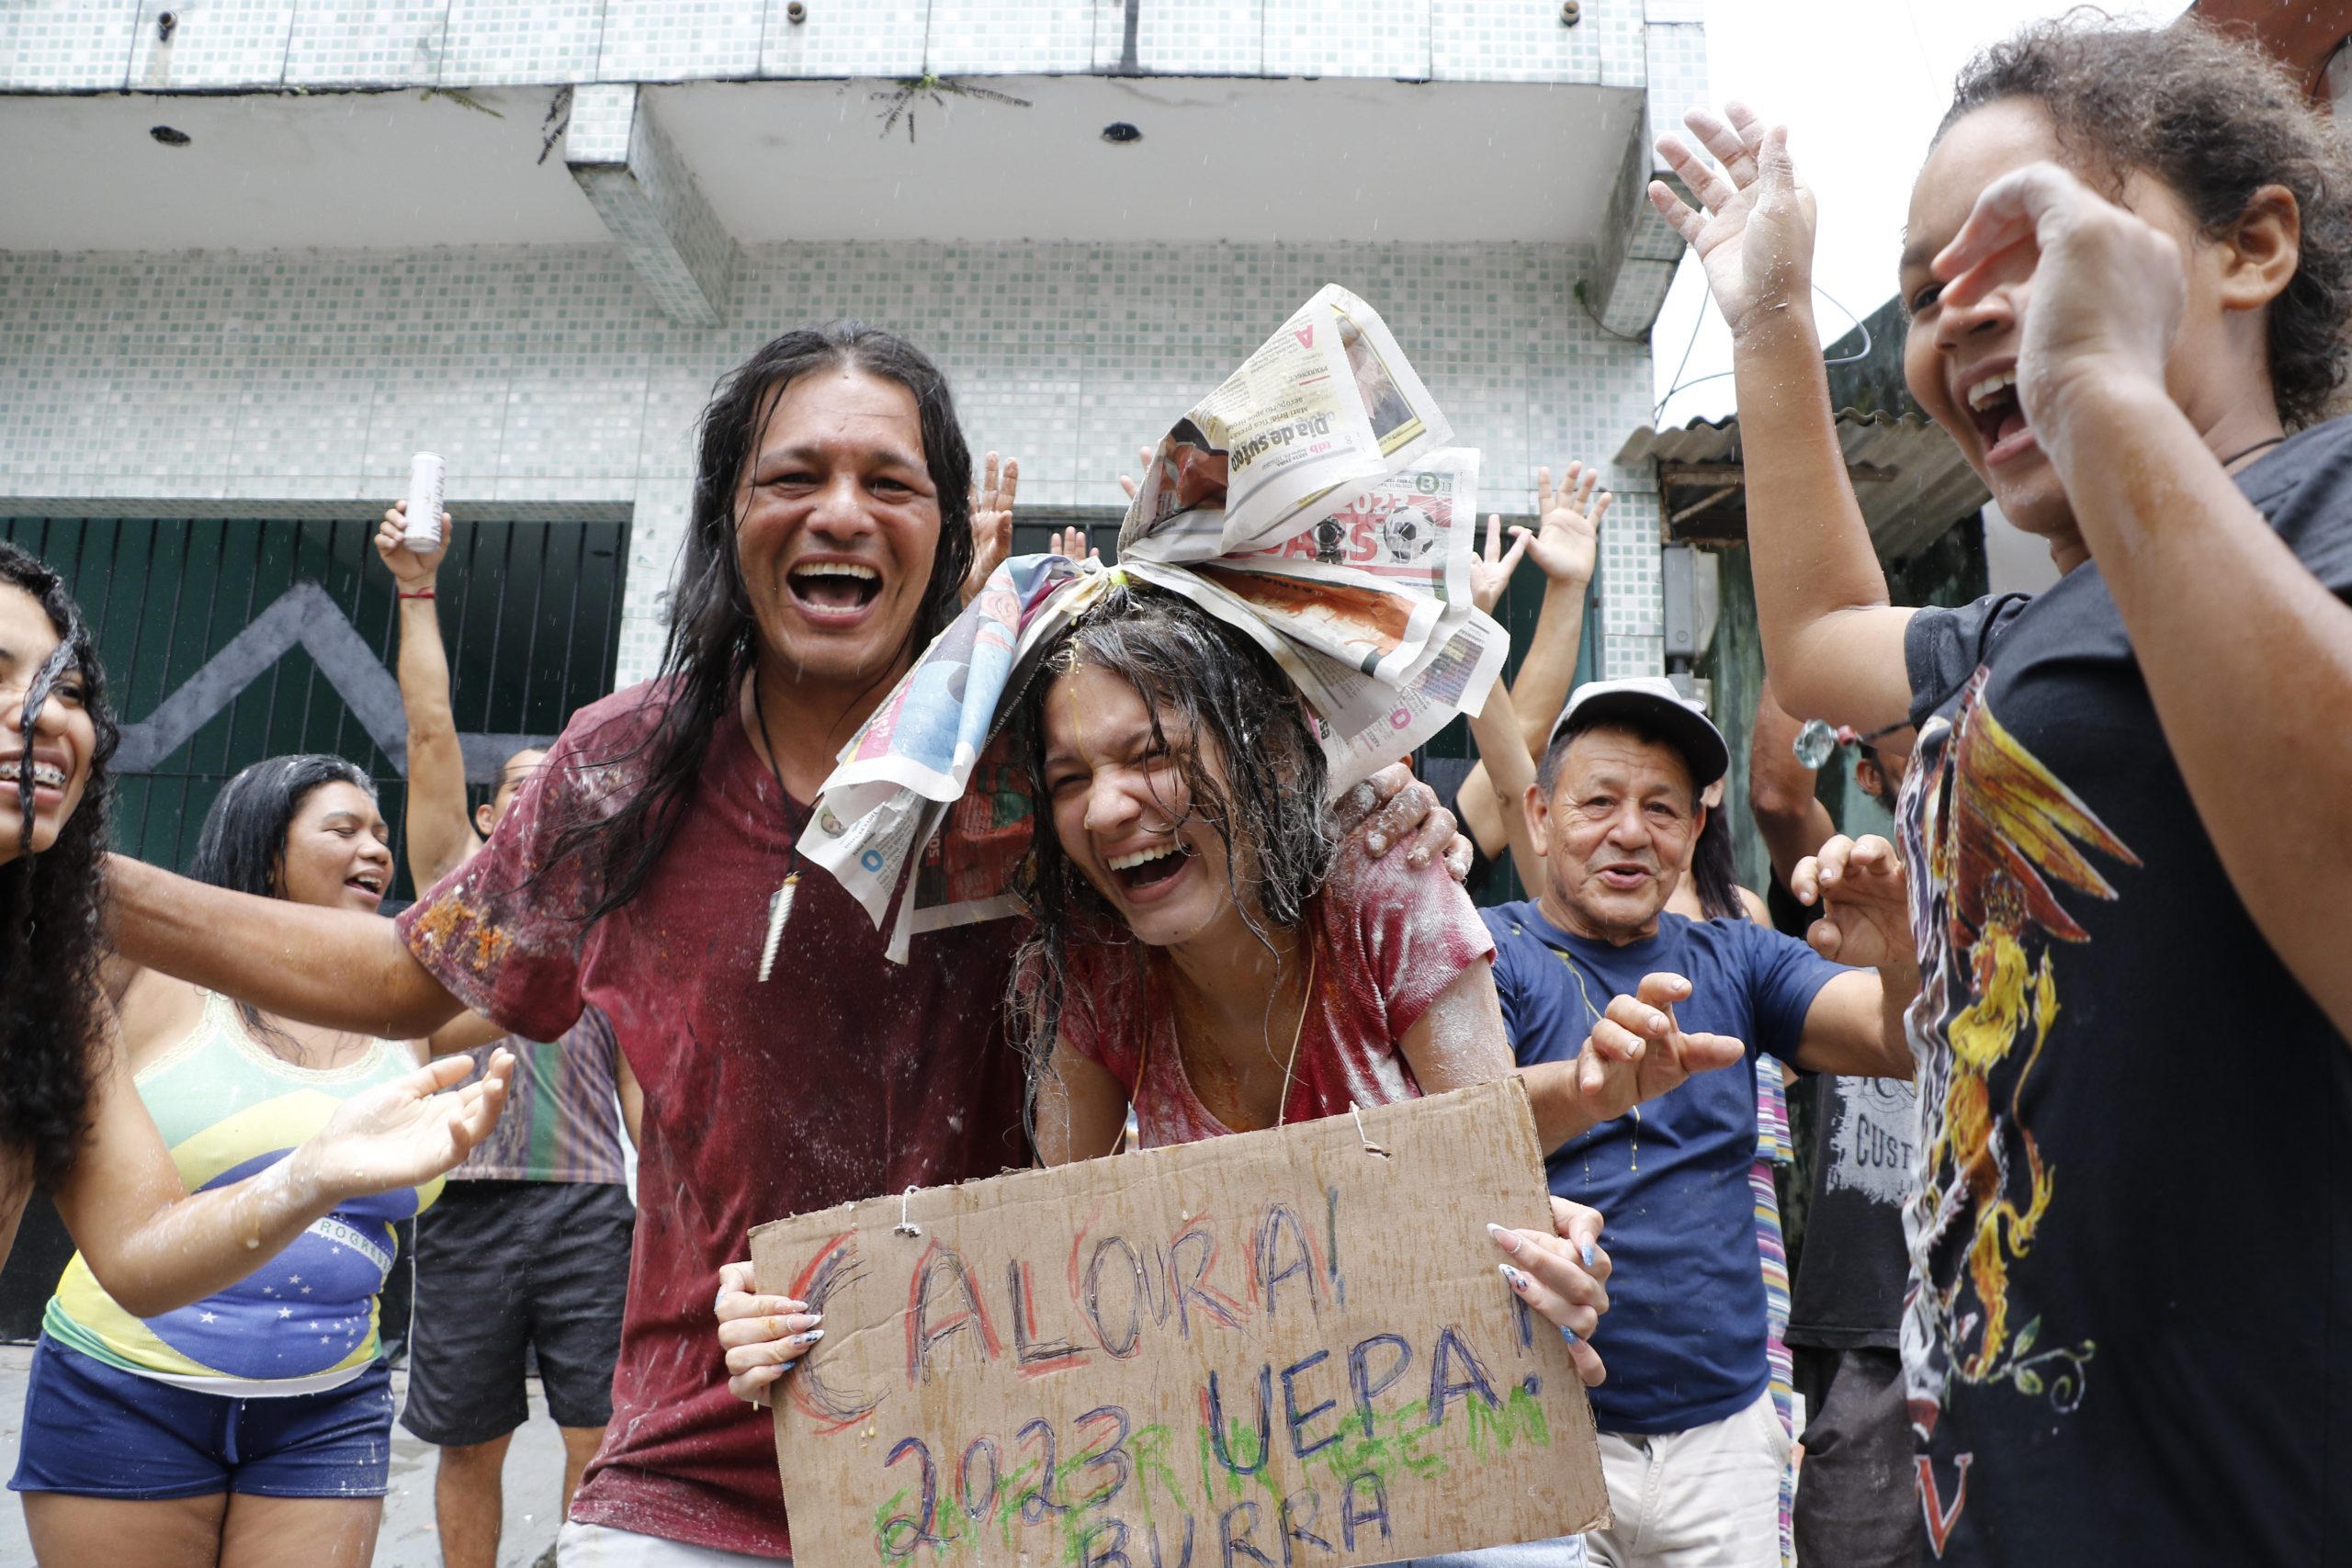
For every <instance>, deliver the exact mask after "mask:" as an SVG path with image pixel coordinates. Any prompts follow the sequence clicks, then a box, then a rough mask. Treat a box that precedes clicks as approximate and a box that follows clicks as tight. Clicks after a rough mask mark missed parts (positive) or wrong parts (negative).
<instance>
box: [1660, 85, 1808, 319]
mask: <svg viewBox="0 0 2352 1568" xmlns="http://www.w3.org/2000/svg"><path fill="white" fill-rule="evenodd" d="M1724 114H1725V115H1727V116H1728V117H1729V118H1728V119H1724V118H1718V117H1716V116H1714V115H1712V114H1709V113H1708V112H1707V111H1706V110H1704V109H1693V110H1691V112H1690V113H1689V114H1687V115H1685V116H1684V117H1683V123H1684V124H1686V125H1688V126H1689V127H1690V128H1691V133H1692V134H1693V135H1695V136H1697V137H1698V138H1699V140H1700V141H1701V142H1702V144H1703V145H1704V146H1705V148H1706V150H1707V152H1712V153H1713V154H1714V158H1715V159H1716V160H1720V163H1717V162H1715V161H1712V160H1710V159H1709V158H1707V157H1706V156H1704V155H1703V154H1702V153H1700V152H1697V151H1695V150H1693V149H1692V148H1691V145H1690V144H1689V143H1687V142H1685V141H1683V140H1682V139H1681V138H1680V137H1679V136H1676V135H1674V134H1672V133H1671V132H1668V134H1666V135H1664V136H1661V137H1659V138H1658V139H1657V150H1658V154H1659V156H1661V157H1662V158H1664V159H1665V160H1666V164H1667V167H1668V168H1669V169H1671V170H1673V171H1674V174H1675V175H1676V176H1677V177H1678V178H1679V179H1680V180H1681V181H1682V183H1683V184H1684V185H1685V186H1688V187H1689V188H1690V190H1691V194H1692V195H1693V196H1695V197H1698V198H1699V207H1698V208H1697V209H1693V208H1692V207H1691V205H1690V204H1689V203H1687V202H1685V201H1684V200H1682V198H1681V197H1678V196H1676V195H1675V194H1674V192H1673V191H1672V190H1671V189H1669V188H1668V186H1666V185H1665V184H1664V183H1662V182H1658V181H1653V182H1651V185H1650V188H1649V197H1650V204H1651V205H1652V206H1653V207H1656V208H1657V210H1658V213H1659V215H1660V216H1662V217H1663V218H1665V220H1667V221H1668V223H1671V224H1672V225H1674V229H1675V231H1676V232H1677V233H1679V234H1680V235H1681V236H1682V238H1683V240H1684V242H1685V243H1688V244H1689V245H1690V247H1691V250H1692V251H1693V252H1694V253H1696V254H1697V255H1698V257H1699V265H1701V266H1702V268H1704V269H1705V271H1706V274H1707V291H1708V292H1709V293H1710V294H1712V295H1713V296H1714V299H1715V308H1716V309H1717V310H1721V311H1722V312H1723V313H1724V321H1726V322H1728V323H1729V324H1730V326H1731V329H1732V331H1733V332H1734V333H1739V332H1741V331H1742V330H1744V329H1745V328H1747V326H1748V325H1749V324H1750V323H1751V322H1753V321H1757V320H1760V319H1761V318H1760V316H1759V314H1758V312H1760V311H1765V310H1774V309H1777V308H1778V307H1780V306H1782V305H1785V304H1788V303H1790V302H1792V301H1793V302H1798V303H1803V302H1804V301H1805V300H1807V299H1810V298H1811V295H1812V289H1813V242H1814V224H1815V217H1814V200H1813V192H1812V191H1811V190H1810V189H1808V188H1806V186H1805V184H1804V181H1803V180H1801V179H1799V178H1798V177H1797V171H1796V165H1795V164H1792V163H1791V162H1790V160H1789V147H1788V132H1787V130H1784V129H1781V128H1778V127H1774V128H1770V129H1769V130H1768V129H1767V128H1766V126H1765V124H1764V122H1763V121H1762V120H1761V119H1759V118H1757V116H1756V114H1755V113H1754V112H1753V111H1752V110H1750V109H1748V108H1747V107H1744V106H1742V105H1739V104H1730V105H1726V106H1725V107H1724Z"/></svg>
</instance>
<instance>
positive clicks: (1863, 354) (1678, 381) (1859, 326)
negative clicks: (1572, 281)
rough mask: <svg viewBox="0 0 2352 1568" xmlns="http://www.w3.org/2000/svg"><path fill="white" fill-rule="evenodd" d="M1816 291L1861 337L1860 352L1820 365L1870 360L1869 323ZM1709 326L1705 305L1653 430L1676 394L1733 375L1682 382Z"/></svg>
mask: <svg viewBox="0 0 2352 1568" xmlns="http://www.w3.org/2000/svg"><path fill="white" fill-rule="evenodd" d="M1813 291H1814V292H1815V294H1818V295H1820V296H1821V297H1822V298H1823V299H1826V300H1828V301H1829V302H1830V303H1831V304H1832V305H1835V306H1837V307H1838V312H1839V314H1841V315H1843V316H1844V317H1845V318H1846V319H1847V320H1848V321H1851V322H1853V323H1854V329H1855V330H1856V331H1857V332H1859V333H1861V334H1862V346H1861V347H1860V348H1859V349H1857V350H1856V351H1855V352H1853V353H1852V354H1849V355H1841V356H1839V357H1838V358H1836V359H1824V360H1823V361H1822V362H1821V363H1822V364H1823V365H1825V366H1829V365H1852V364H1856V363H1858V362H1859V361H1861V360H1864V359H1868V358H1869V357H1870V354H1871V329H1870V325H1869V323H1867V322H1865V321H1863V320H1862V319H1861V317H1860V316H1857V315H1856V314H1854V312H1853V311H1851V310H1848V309H1847V308H1846V306H1845V305H1844V304H1843V303H1842V302H1841V301H1840V300H1839V299H1838V298H1837V296H1835V295H1833V294H1831V293H1830V292H1829V290H1827V289H1826V288H1822V287H1821V285H1819V284H1817V283H1816V284H1815V285H1814V286H1813ZM1706 324H1707V311H1706V307H1705V306H1704V305H1702V306H1701V307H1700V309H1699V313H1698V315H1697V317H1696V318H1695V319H1694V320H1693V321H1691V341H1690V342H1689V343H1687V344H1683V345H1682V358H1681V360H1680V361H1679V363H1678V364H1676V366H1675V367H1674V381H1673V383H1672V384H1671V385H1670V386H1668V388H1667V389H1666V395H1665V396H1664V397H1661V398H1660V399H1658V400H1657V406H1656V407H1654V408H1652V409H1651V410H1650V424H1651V425H1652V427H1653V428H1655V427H1656V425H1657V422H1658V416H1659V415H1661V414H1663V413H1664V412H1666V405H1667V404H1668V403H1670V402H1672V401H1673V400H1674V399H1675V395H1676V394H1677V393H1679V392H1684V391H1688V390H1689V389H1691V388H1692V387H1703V386H1705V385H1706V384H1707V383H1708V382H1710V381H1720V380H1722V379H1723V378H1724V377H1726V376H1729V375H1732V374H1733V372H1732V371H1729V370H1713V371H1710V372H1708V373H1707V374H1706V375H1704V376H1693V377H1692V378H1691V379H1690V380H1688V381H1685V380H1684V379H1682V372H1683V371H1684V370H1685V369H1687V368H1689V367H1690V364H1691V351H1692V350H1693V349H1695V348H1697V347H1698V346H1699V332H1700V329H1701V328H1702V327H1704V326H1705V325H1706Z"/></svg>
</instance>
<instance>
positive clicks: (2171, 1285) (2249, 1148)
mask: <svg viewBox="0 0 2352 1568" xmlns="http://www.w3.org/2000/svg"><path fill="white" fill-rule="evenodd" d="M2238 484H2239V488H2240V489H2241V491H2243V492H2244V493H2245V496H2246V497H2247V499H2248V500H2250V501H2251V502H2253V503H2254V504H2255V506H2256V508H2257V509H2259V510H2260V511H2261V512H2262V513H2263V514H2264V516H2265V517H2267V519H2268V520H2269V522H2270V525H2271V526H2272V527H2273V528H2274V529H2276V530H2277V531H2278V535H2279V536H2280V537H2281V538H2282V539H2284V540H2285V542H2286V543H2287V545H2288V546H2289V547H2290V548H2291V549H2292V550H2293V551H2294V552H2295V554H2296V556H2297V557H2298V558H2300V559H2301V562H2302V563H2303V565H2304V566H2305V567H2306V568H2308V569H2309V570H2311V571H2312V573H2313V574H2314V575H2316V576H2317V577H2318V579H2319V580H2320V581H2322V582H2323V583H2324V584H2325V585H2326V586H2327V587H2328V588H2329V589H2331V590H2332V591H2334V592H2335V593H2336V595H2337V596H2338V597H2339V598H2343V599H2346V600H2347V601H2352V420H2338V421H2335V422H2332V423H2327V424H2324V425H2319V426H2315V427H2313V428H2312V429H2310V430H2307V431H2304V432H2302V433H2301V434H2298V435H2296V436H2294V437H2293V438H2292V439H2290V440H2289V441H2288V442H2286V443H2285V444H2284V445H2283V446H2278V448H2276V449H2275V450H2273V451H2272V452H2270V453H2269V454H2268V455H2267V456H2265V457H2263V458H2261V459H2260V460H2259V461H2257V462H2256V463H2254V464H2253V465H2251V466H2249V467H2248V468H2245V469H2244V470H2243V471H2241V473H2240V474H2239V476H2238ZM2264 613H2265V611H2264V609H2263V607H2262V606H2260V605H2255V604H2249V605H2247V606H2245V615H2247V616H2249V617H2253V616H2258V615H2262V614H2264ZM1905 651H1906V655H1907V660H1908V664H1909V672H1910V678H1911V686H1912V693H1913V710H1912V711H1913V717H1914V718H1915V720H1917V721H1918V722H1919V723H1920V726H1921V728H1920V739H1919V744H1918V749H1917V757H1916V761H1915V762H1914V764H1913V766H1912V769H1911V772H1910V774H1909V776H1908V778H1907V779H1906V781H1905V787H1904V791H1903V798H1902V803H1901V806H1900V807H1899V809H1898V812H1897V818H1896V819H1897V823H1898V831H1899V833H1900V835H1901V837H1902V839H1903V848H1904V854H1905V863H1906V864H1907V865H1908V866H1909V868H1910V872H1911V876H1912V879H1913V883H1912V921H1913V927H1914V931H1915V934H1916V935H1917V938H1918V941H1919V944H1920V953H1921V970H1922V973H1923V976H1925V981H1926V990H1925V992H1924V994H1923V996H1922V997H1921V999H1920V1002H1919V1003H1918V1005H1917V1006H1916V1007H1915V1008H1914V1009H1913V1010H1912V1014H1911V1037H1912V1046H1913V1049H1914V1051H1915V1052H1917V1055H1918V1058H1919V1066H1920V1073H1919V1117H1920V1122H1919V1129H1918V1131H1919V1142H1918V1148H1919V1155H1918V1159H1919V1167H1918V1169H1917V1172H1916V1180H1915V1184H1914V1186H1913V1189H1912V1190H1911V1192H1910V1194H1909V1197H1908V1199H1907V1201H1906V1205H1905V1229H1906V1232H1907V1235H1908V1240H1909V1244H1910V1248H1911V1254H1912V1281H1911V1287H1912V1288H1911V1292H1910V1294H1909V1297H1908V1299H1907V1301H1906V1303H1905V1317H1904V1326H1903V1349H1904V1361H1905V1373H1906V1377H1907V1380H1908V1383H1909V1393H1910V1398H1911V1411H1912V1416H1913V1420H1914V1424H1915V1427H1916V1428H1917V1432H1918V1435H1919V1439H1920V1446H1919V1463H1918V1479H1919V1483H1920V1508H1921V1515H1922V1521H1923V1525H1924V1529H1925V1531H1926V1542H1927V1549H1928V1560H1929V1561H1931V1562H1934V1561H1940V1562H1959V1563H1968V1564H2001V1565H2008V1564H2018V1565H2031V1568H2048V1565H2052V1564H2064V1565H2065V1568H2085V1565H2088V1564H2103V1563H2129V1564H2133V1565H2135V1568H2137V1565H2140V1564H2160V1563H2173V1562H2181V1563H2192V1562H2193V1563H2209V1562H2233V1563H2237V1562H2243V1563H2276V1564H2290V1563H2291V1564H2317V1563H2330V1564H2352V1046H2347V1044H2346V1041H2345V1039H2344V1037H2343V1036H2342V1035H2341V1034H2339V1033H2338V1032H2336V1030H2335V1027H2334V1026H2333V1025H2332V1024H2330V1022H2329V1021H2328V1020H2327V1018H2326V1017H2325V1015H2324V1013H2322V1011H2321V1010H2320V1009H2319V1007H2318V1006H2317V1005H2316V1004H2315V1003H2314V1002H2312V999H2311V998H2310V997H2309V996H2308V995H2307V994H2305V992H2304V991H2303V990H2302V988H2301V987H2300V986H2299V985H2298V984H2297V983H2296V981H2295V980H2294V978H2293V976H2290V974H2289V973H2288V971H2287V969H2286V966H2285V965H2284V964H2281V963H2280V962H2279V960H2278V956H2277V954H2276V953H2273V952H2272V951H2271V949H2270V946H2269V944H2268V943H2267V942H2265V941H2264V939H2263V937H2262V935H2261V933H2260V932H2259V931H2256V928H2255V925H2254V922H2253V920H2252V919H2250V918H2249V917H2248V915H2247V913H2246V910H2245V906H2244V905H2243V904H2242V903H2241V902H2240V901H2239V899H2238V897H2237V894H2236V892H2235V891H2234V890H2233V888H2232V887H2231V886H2230V882H2229V879H2228V877H2227V875H2226V874H2224V872H2223V870H2222V863H2221V861H2220V860H2219V858H2218V857H2217V856H2216V854H2215V852H2214V850H2213V845H2212V842H2211V839H2210V838H2209V837H2208V835H2207V834H2206V832H2205V829H2204V828H2203V826H2202V824H2201V823H2200V822H2199V818H2198V815H2197V811H2196V808H2195V807H2193V806H2192V805H2191V803H2190V800H2189V796H2188V788H2187V786H2186V784H2184V783H2183V781H2182V779H2181V776H2180V772H2179V770H2178V768H2177V766H2176V765H2175V763H2174V761H2173V758H2172V753H2171V751H2170V749H2169V748H2168V747H2167V745H2166V743H2165V736H2164V732H2163V729H2162V728H2161V727H2160V726H2159V724H2158V722H2157V718H2156V714H2155V710H2154V706H2153V705H2151V703H2150V699H2149V694H2148V690H2147V686H2146V683H2145V682H2144V681H2143V678H2142V675H2141V671H2140V667H2139V663H2138V661H2137V660H2135V659H2134V657H2133V655H2132V651H2131V642H2130V639H2129V638H2128V637H2126V635H2125V633H2124V627H2123V622H2122V619H2121V617H2120V615H2119V614H2118V612H2117V610H2116V606H2115V601H2114V599H2113V597H2112V596H2111V595H2110V594H2109V591H2108V586H2107V583H2106V581H2104V580H2103V579H2102V578H2101V576H2100V574H2099V568H2098V563H2097V562H2096V561H2094V562H2091V563H2089V564H2087V565H2085V566H2082V567H2079V568H2077V569H2076V570H2074V571H2072V572H2070V573H2068V574H2067V575H2066V576H2065V577H2064V579H2062V580H2061V581H2059V582H2058V583H2057V584H2056V585H2055V586H2053V587H2052V588H2051V589H2050V590H2049V591H2048V592H2044V593H2041V594H2040V595H2038V596H2036V597H2034V598H2032V599H2030V600H2029V599H2027V598H2025V597H2023V596H2020V595H1996V596H1995V597H1992V598H1988V599H1984V600H1980V601H1978V602H1977V603H1976V604H1972V605H1969V606H1967V607H1965V608H1962V609H1958V610H1922V611H1920V612H1919V613H1918V614H1917V616H1915V617H1914V619H1913V620H1912V622H1911V625H1910V628H1909V633H1908V637H1907V642H1906V649H1905ZM2274 678H2275V679H2276V680H2277V681H2278V682H2279V683H2280V684H2281V685H2282V686H2285V687H2287V688H2289V689H2290V690H2291V689H2292V687H2293V686H2294V684H2295V682H2298V681H2299V680H2304V679H2308V678H2309V675H2308V672H2306V671H2295V670H2279V671H2276V672H2275V674H2274ZM2311 787H2313V786H2312V783H2311V781H2310V780H2308V779H2306V778H2302V777H2299V776H2298V769H2297V760H2296V758H2295V757H2294V756H2293V755H2291V754H2288V755H2277V754H2268V755H2266V754H2259V753H2256V752H2252V751H2249V753H2248V754H2247V756H2246V757H2245V787H2244V791H2243V793H2242V795H2240V796H2239V797H2238V798H2237V799H2236V801H2234V802H2233V809H2238V810H2245V811H2250V812H2256V813H2260V812H2262V811H2263V810H2264V808H2265V807H2264V803H2265V802H2266V800H2269V799H2273V798H2278V797H2280V796H2283V795H2286V794H2288V793H2290V792H2295V791H2301V790H2304V789H2309V788H2311ZM2340 820H2341V821H2342V823H2343V830H2344V831H2345V832H2346V833H2352V800H2346V802H2345V810H2344V813H2343V815H2342V817H2341V818H2340ZM2346 962H2347V963H2352V953H2346Z"/></svg>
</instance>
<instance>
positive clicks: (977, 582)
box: [964, 452, 1021, 604]
mask: <svg viewBox="0 0 2352 1568" xmlns="http://www.w3.org/2000/svg"><path fill="white" fill-rule="evenodd" d="M1020 490H1021V460H1020V459H1019V458H1017V457H1007V458H1005V459H1003V460H1002V462H1001V463H1000V462H999V461H998V458H997V455H996V454H995V453H993V452H991V453H989V455H988V457H987V458H986V460H985V461H984V462H983V464H982V465H981V468H980V477H979V479H978V482H977V483H975V484H974V485H973V486H972V570H970V571H969V572H968V573H967V574H966V576H965V579H964V602H965V603H966V604H970V603H971V602H972V601H973V600H974V599H976V598H978V596H979V592H980V590H981V589H983V588H985V587H987V586H988V582H989V574H990V573H992V572H994V571H995V570H996V569H997V568H998V567H1000V566H1002V565H1003V564H1004V560H1005V558H1006V557H1007V556H1009V555H1011V554H1012V503H1013V502H1014V500H1015V499H1016V498H1017V497H1018V495H1019V493H1020Z"/></svg>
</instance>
